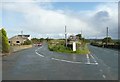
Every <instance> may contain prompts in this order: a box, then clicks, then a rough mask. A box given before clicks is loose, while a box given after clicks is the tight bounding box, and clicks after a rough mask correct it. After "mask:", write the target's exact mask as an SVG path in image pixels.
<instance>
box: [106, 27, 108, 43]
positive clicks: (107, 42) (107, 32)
mask: <svg viewBox="0 0 120 82" xmlns="http://www.w3.org/2000/svg"><path fill="white" fill-rule="evenodd" d="M106 38H107V41H106V45H108V27H107V30H106Z"/></svg>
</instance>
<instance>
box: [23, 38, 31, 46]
mask: <svg viewBox="0 0 120 82" xmlns="http://www.w3.org/2000/svg"><path fill="white" fill-rule="evenodd" d="M30 44H32V42H31V41H30V40H29V39H27V40H26V41H25V42H24V43H23V45H30Z"/></svg>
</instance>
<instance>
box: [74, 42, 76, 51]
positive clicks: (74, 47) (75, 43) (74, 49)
mask: <svg viewBox="0 0 120 82" xmlns="http://www.w3.org/2000/svg"><path fill="white" fill-rule="evenodd" d="M73 51H76V42H73Z"/></svg>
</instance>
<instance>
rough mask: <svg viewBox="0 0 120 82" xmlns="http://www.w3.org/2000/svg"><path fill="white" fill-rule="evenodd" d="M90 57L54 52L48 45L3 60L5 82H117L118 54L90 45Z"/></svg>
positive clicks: (88, 55) (17, 53)
mask: <svg viewBox="0 0 120 82" xmlns="http://www.w3.org/2000/svg"><path fill="white" fill-rule="evenodd" d="M89 49H90V51H91V53H90V54H87V55H75V54H63V53H57V52H51V51H49V50H48V49H47V44H44V45H43V46H42V47H33V48H30V49H27V50H22V51H19V52H16V53H13V54H11V55H9V56H7V57H3V60H2V64H3V74H2V75H3V77H2V78H3V80H117V79H118V52H117V51H115V50H111V49H105V48H98V47H94V46H90V45H89Z"/></svg>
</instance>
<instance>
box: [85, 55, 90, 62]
mask: <svg viewBox="0 0 120 82" xmlns="http://www.w3.org/2000/svg"><path fill="white" fill-rule="evenodd" d="M86 57H87V64H90V58H89V56H88V54H87V55H86Z"/></svg>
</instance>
